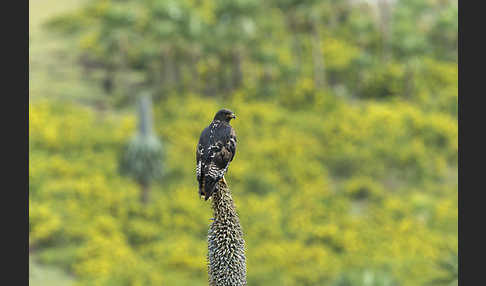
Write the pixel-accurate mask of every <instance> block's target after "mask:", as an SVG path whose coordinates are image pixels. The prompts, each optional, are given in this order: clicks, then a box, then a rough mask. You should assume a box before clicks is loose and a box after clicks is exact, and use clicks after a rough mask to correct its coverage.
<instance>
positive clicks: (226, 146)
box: [196, 108, 237, 201]
mask: <svg viewBox="0 0 486 286" xmlns="http://www.w3.org/2000/svg"><path fill="white" fill-rule="evenodd" d="M235 118H236V115H235V113H234V112H233V111H231V110H229V109H226V108H223V109H221V110H219V111H218V112H216V115H215V116H214V118H213V121H212V122H211V123H210V124H209V126H207V127H206V128H204V130H203V131H202V132H201V136H200V137H199V142H198V144H197V148H196V178H197V181H198V183H199V192H198V194H199V197H201V196H204V200H205V201H207V200H208V199H209V198H210V197H211V195H212V194H213V192H214V190H215V188H216V183H217V182H219V181H220V180H221V181H222V182H224V184H226V180H225V179H224V175H225V173H226V171H227V170H228V166H229V164H230V162H231V161H233V158H234V156H235V153H236V142H237V140H236V133H235V130H234V129H233V127H232V126H231V125H230V121H231V120H232V119H235Z"/></svg>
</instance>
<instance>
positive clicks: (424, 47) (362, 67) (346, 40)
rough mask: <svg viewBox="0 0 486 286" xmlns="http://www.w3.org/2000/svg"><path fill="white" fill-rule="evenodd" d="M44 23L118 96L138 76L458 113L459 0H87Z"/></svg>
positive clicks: (310, 99)
mask: <svg viewBox="0 0 486 286" xmlns="http://www.w3.org/2000/svg"><path fill="white" fill-rule="evenodd" d="M47 27H49V28H50V30H53V31H58V32H61V33H62V35H63V37H65V38H68V39H72V40H74V42H76V43H78V46H77V49H79V50H80V56H79V61H80V63H81V65H82V66H83V68H84V70H85V71H86V74H87V76H86V77H87V78H88V80H89V81H90V82H93V81H94V82H97V83H98V84H99V85H100V86H102V87H103V89H104V91H105V93H106V94H109V95H115V98H116V100H115V102H117V104H121V105H124V104H127V103H129V102H132V100H131V98H132V97H133V96H134V94H135V95H136V93H137V92H135V91H138V90H140V88H145V89H150V90H152V91H154V94H155V98H156V99H159V98H161V97H167V96H168V94H174V93H176V94H186V93H195V94H201V95H207V96H216V97H227V96H233V95H234V94H235V93H238V92H244V93H245V94H248V96H249V97H257V98H259V99H260V100H272V101H275V100H276V101H281V102H282V103H283V104H284V105H286V106H288V107H293V108H305V107H306V106H308V105H309V104H310V105H312V104H314V103H315V101H318V96H316V94H320V93H329V92H335V93H338V94H344V95H347V96H349V97H355V98H376V99H393V98H397V97H398V98H405V99H407V100H410V101H413V102H417V103H419V104H420V105H421V106H424V107H425V108H426V109H427V110H428V109H438V110H441V111H447V112H450V114H453V115H455V114H457V109H456V106H457V88H454V87H455V86H457V76H456V75H455V74H457V1H454V0H441V1H436V0H428V1H421V0H401V1H397V2H396V3H395V2H394V1H390V0H380V1H377V4H376V5H374V4H373V3H369V2H367V1H347V0H341V1H330V0H326V1H288V0H272V1H265V2H263V3H260V2H258V1H254V0H244V1H228V0H211V1H193V0H181V1H169V0H142V1H134V0H124V1H114V0H113V1H108V0H103V1H94V0H91V1H88V2H87V3H86V5H85V7H84V8H83V9H79V10H75V11H74V12H70V13H67V14H65V15H60V16H57V17H54V18H52V19H51V20H50V21H48V22H47ZM430 79H434V81H436V82H437V83H439V82H440V84H439V85H436V84H435V83H429V82H426V83H424V82H423V81H424V80H427V81H428V80H430ZM439 94H440V96H439ZM439 98H440V99H439ZM437 101H440V102H439V103H437Z"/></svg>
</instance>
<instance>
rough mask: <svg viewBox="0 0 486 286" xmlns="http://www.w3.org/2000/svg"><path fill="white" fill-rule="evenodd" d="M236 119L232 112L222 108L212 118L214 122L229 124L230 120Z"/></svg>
mask: <svg viewBox="0 0 486 286" xmlns="http://www.w3.org/2000/svg"><path fill="white" fill-rule="evenodd" d="M234 118H236V115H235V113H234V112H233V111H231V110H229V109H226V108H223V109H221V110H220V111H218V112H217V113H216V115H215V116H214V120H220V121H226V122H230V120H231V119H234Z"/></svg>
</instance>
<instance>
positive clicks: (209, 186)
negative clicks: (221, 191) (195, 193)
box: [204, 176, 219, 201]
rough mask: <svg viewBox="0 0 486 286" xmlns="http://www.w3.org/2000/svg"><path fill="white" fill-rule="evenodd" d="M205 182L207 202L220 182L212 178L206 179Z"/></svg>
mask: <svg viewBox="0 0 486 286" xmlns="http://www.w3.org/2000/svg"><path fill="white" fill-rule="evenodd" d="M204 181H205V184H204V193H205V195H204V200H205V201H207V200H208V199H209V198H210V197H211V195H212V194H213V192H214V189H215V188H216V183H217V182H218V181H219V180H214V179H213V178H211V177H209V176H208V177H206V179H205V180H204Z"/></svg>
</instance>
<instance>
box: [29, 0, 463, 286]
mask: <svg viewBox="0 0 486 286" xmlns="http://www.w3.org/2000/svg"><path fill="white" fill-rule="evenodd" d="M33 11H34V10H33ZM46 26H47V27H48V28H49V29H48V31H57V32H60V33H61V34H60V35H62V36H61V37H58V39H59V38H61V39H63V41H64V42H66V47H69V48H66V50H65V51H64V52H65V53H66V54H68V55H69V56H70V57H74V58H76V61H71V58H70V57H67V56H66V57H65V58H63V57H49V56H47V54H44V55H43V57H42V59H51V60H52V63H49V65H46V66H44V67H45V70H43V69H42V65H40V64H41V63H42V59H41V57H40V56H39V55H40V54H41V52H40V51H38V52H37V53H34V54H32V55H36V57H33V59H32V62H34V65H33V66H34V68H33V70H32V73H33V74H34V76H33V77H32V81H33V83H34V84H33V87H32V90H31V91H33V92H34V94H36V96H35V98H32V100H31V103H30V115H29V127H30V128H29V144H30V158H29V199H30V204H29V211H30V212H29V217H30V221H29V228H30V238H29V245H30V247H31V250H32V251H33V252H35V253H36V255H37V257H38V260H39V262H41V263H45V264H51V265H57V266H60V267H62V268H63V269H65V270H66V271H68V272H69V273H71V274H72V275H73V276H74V277H75V278H76V283H77V285H107V286H110V285H116V286H119V285H144V286H145V285H147V286H150V285H206V284H207V266H206V254H207V243H206V235H207V229H208V226H209V223H210V220H209V219H210V218H211V210H210V205H209V204H208V203H204V202H203V201H201V200H199V199H198V196H197V182H196V180H195V174H194V171H195V157H194V156H195V155H194V152H195V147H196V144H197V139H198V137H199V135H200V132H201V130H202V129H203V128H204V127H205V126H206V125H207V124H208V123H209V122H210V121H211V119H212V117H213V116H214V112H215V111H216V110H218V109H220V108H221V107H228V108H231V109H232V110H234V111H235V113H236V114H237V115H238V119H237V120H235V121H234V122H233V123H232V125H233V126H234V128H235V130H236V132H237V136H238V151H237V154H236V156H235V159H234V162H233V163H232V164H231V166H230V169H229V171H228V174H227V176H226V179H227V181H228V182H229V184H230V186H231V188H232V192H233V197H234V199H235V203H236V207H237V210H238V212H239V214H240V219H241V224H242V226H243V230H244V233H245V241H246V246H247V267H248V284H249V285H270V286H271V285H279V286H280V285H333V286H344V285H353V286H354V285H373V286H375V285H381V286H386V285H389V286H391V285H394V286H398V285H399V286H416V285H430V283H432V282H433V283H437V284H436V285H449V283H454V281H456V280H454V279H457V231H458V229H457V215H458V214H457V159H458V130H457V85H458V81H457V75H458V69H457V2H454V1H451V0H428V1H418V0H400V1H387V0H380V1H377V3H376V5H375V4H373V3H370V2H368V1H344V0H343V1H327V0H326V1H313V0H310V1H294V0H272V1H265V2H257V1H253V0H238V1H226V0H210V1H194V0H181V1H169V0H141V1H134V0H102V1H94V0H87V1H85V2H84V3H83V5H82V6H81V8H78V9H75V10H72V11H69V12H66V13H64V14H59V15H56V16H54V17H50V18H49V20H48V21H47V22H46ZM36 39H38V40H41V39H40V38H39V37H36ZM49 39H51V38H49ZM46 45H47V44H46ZM59 49H61V48H59ZM65 59H69V60H65ZM36 64H37V65H36ZM63 64H64V65H70V68H71V69H72V71H70V72H69V75H70V76H69V78H66V77H62V76H64V75H65V73H64V72H63V71H64V70H66V68H65V67H64V69H61V68H59V67H62V66H63ZM57 68H59V69H57ZM60 79H62V80H60ZM64 79H66V80H67V81H66V82H65V84H61V83H60V82H64ZM41 82H44V85H45V87H44V88H41ZM95 86H97V87H98V88H95ZM41 91H42V92H41ZM146 92H150V93H151V94H152V95H153V100H154V107H153V111H154V122H155V124H154V126H153V136H155V137H156V138H160V139H161V141H162V142H164V144H163V147H164V156H163V158H164V162H166V163H164V165H163V166H159V167H163V169H164V180H163V181H160V180H154V181H153V183H152V184H151V188H152V190H153V192H152V194H153V196H152V198H151V201H150V202H149V203H148V204H146V205H144V204H142V203H141V202H140V200H139V185H138V183H137V181H136V180H135V181H133V180H131V179H130V178H126V177H123V176H121V175H120V173H119V159H120V157H121V156H122V154H124V153H123V151H124V150H126V149H125V148H126V147H127V145H126V142H130V140H137V139H133V138H134V137H132V136H133V134H134V132H136V130H137V119H136V117H135V116H134V114H132V112H131V111H132V110H131V108H130V107H131V105H133V103H134V102H136V98H137V97H139V96H140V95H142V94H144V93H146ZM52 95H57V97H55V99H54V97H52ZM93 107H94V108H93ZM155 137H154V138H155ZM132 142H133V141H132ZM156 154H159V153H157V152H156ZM139 173H143V174H145V171H142V172H139ZM451 253H452V254H451ZM454 255H455V256H454ZM454 263H455V264H454ZM450 285H452V284H450Z"/></svg>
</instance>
